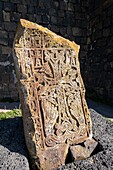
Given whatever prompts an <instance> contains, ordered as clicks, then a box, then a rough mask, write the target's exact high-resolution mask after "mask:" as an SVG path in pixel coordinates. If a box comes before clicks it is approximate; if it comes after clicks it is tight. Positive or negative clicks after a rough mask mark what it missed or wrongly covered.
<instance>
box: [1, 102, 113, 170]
mask: <svg viewBox="0 0 113 170" xmlns="http://www.w3.org/2000/svg"><path fill="white" fill-rule="evenodd" d="M87 102H88V106H89V109H90V112H91V117H92V122H93V137H94V139H96V140H97V141H98V142H99V145H98V148H97V150H96V151H95V153H94V154H93V155H92V156H91V157H90V158H88V159H86V160H83V161H75V162H73V163H70V164H67V165H65V166H62V167H60V168H59V170H74V169H76V170H86V169H87V170H89V169H90V170H97V169H98V170H112V169H113V122H112V121H113V107H112V106H108V105H105V104H101V103H96V102H94V101H91V100H88V101H87ZM19 107H20V106H19V103H5V104H4V103H0V108H1V109H2V111H4V110H5V111H6V110H12V109H18V108H19ZM10 113H11V112H10ZM12 113H14V112H12ZM101 114H102V115H103V116H102V115H101ZM13 117H14V118H7V119H4V120H0V169H1V170H7V169H9V170H20V169H21V170H29V157H28V152H27V148H26V145H25V139H24V133H23V125H22V117H18V114H17V115H15V114H13ZM109 119H110V120H109Z"/></svg>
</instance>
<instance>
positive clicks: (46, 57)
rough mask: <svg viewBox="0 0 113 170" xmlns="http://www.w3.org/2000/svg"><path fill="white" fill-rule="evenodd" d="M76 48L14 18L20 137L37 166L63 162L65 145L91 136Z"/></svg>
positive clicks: (72, 44)
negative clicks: (17, 24)
mask: <svg viewBox="0 0 113 170" xmlns="http://www.w3.org/2000/svg"><path fill="white" fill-rule="evenodd" d="M78 52H79V46H78V45H76V44H75V43H74V42H70V41H69V40H67V39H64V38H62V37H60V36H57V35H56V34H54V33H53V32H51V31H49V30H48V29H46V28H44V27H41V26H39V25H37V24H34V23H31V22H29V21H26V20H20V24H19V26H18V30H17V33H16V36H15V41H14V61H15V68H16V74H17V78H18V84H19V92H20V100H21V105H22V112H23V122H24V129H25V137H26V143H27V147H28V150H29V152H30V155H31V157H32V158H35V160H36V161H35V163H36V162H37V161H38V159H39V163H40V168H41V169H47V167H48V170H49V169H52V168H56V167H57V166H60V165H62V164H64V162H65V160H66V154H67V152H68V151H67V150H68V148H69V146H71V145H75V144H78V143H82V142H84V141H85V140H87V139H88V138H91V137H92V127H91V119H90V113H89V111H88V107H87V104H86V101H85V89H84V85H83V82H82V78H81V75H80V68H79V61H78ZM63 145H64V146H63ZM61 146H63V147H62V149H61ZM62 150H63V151H62ZM50 153H51V154H50ZM56 153H57V155H56ZM63 153H64V155H62V154H63ZM48 154H50V155H53V159H52V157H51V156H48V158H46V157H47V155H48ZM44 158H46V160H45V159H44ZM54 160H55V161H56V160H57V161H56V162H54Z"/></svg>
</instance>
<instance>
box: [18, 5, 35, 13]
mask: <svg viewBox="0 0 113 170" xmlns="http://www.w3.org/2000/svg"><path fill="white" fill-rule="evenodd" d="M30 8H31V9H30ZM30 8H29V7H28V9H29V10H28V13H30V10H31V11H32V8H33V7H32V6H31V7H30ZM17 11H18V12H21V13H24V14H27V6H26V5H23V4H18V5H17ZM32 13H34V11H32Z"/></svg>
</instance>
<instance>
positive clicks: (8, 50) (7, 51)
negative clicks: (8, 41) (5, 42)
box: [2, 46, 11, 54]
mask: <svg viewBox="0 0 113 170" xmlns="http://www.w3.org/2000/svg"><path fill="white" fill-rule="evenodd" d="M9 53H11V48H10V47H5V46H3V47H2V54H9Z"/></svg>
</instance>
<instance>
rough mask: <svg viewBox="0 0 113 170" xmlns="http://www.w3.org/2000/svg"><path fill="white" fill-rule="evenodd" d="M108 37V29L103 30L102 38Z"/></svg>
mask: <svg viewBox="0 0 113 170" xmlns="http://www.w3.org/2000/svg"><path fill="white" fill-rule="evenodd" d="M109 35H110V28H105V29H103V36H104V37H108V36H109Z"/></svg>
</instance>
